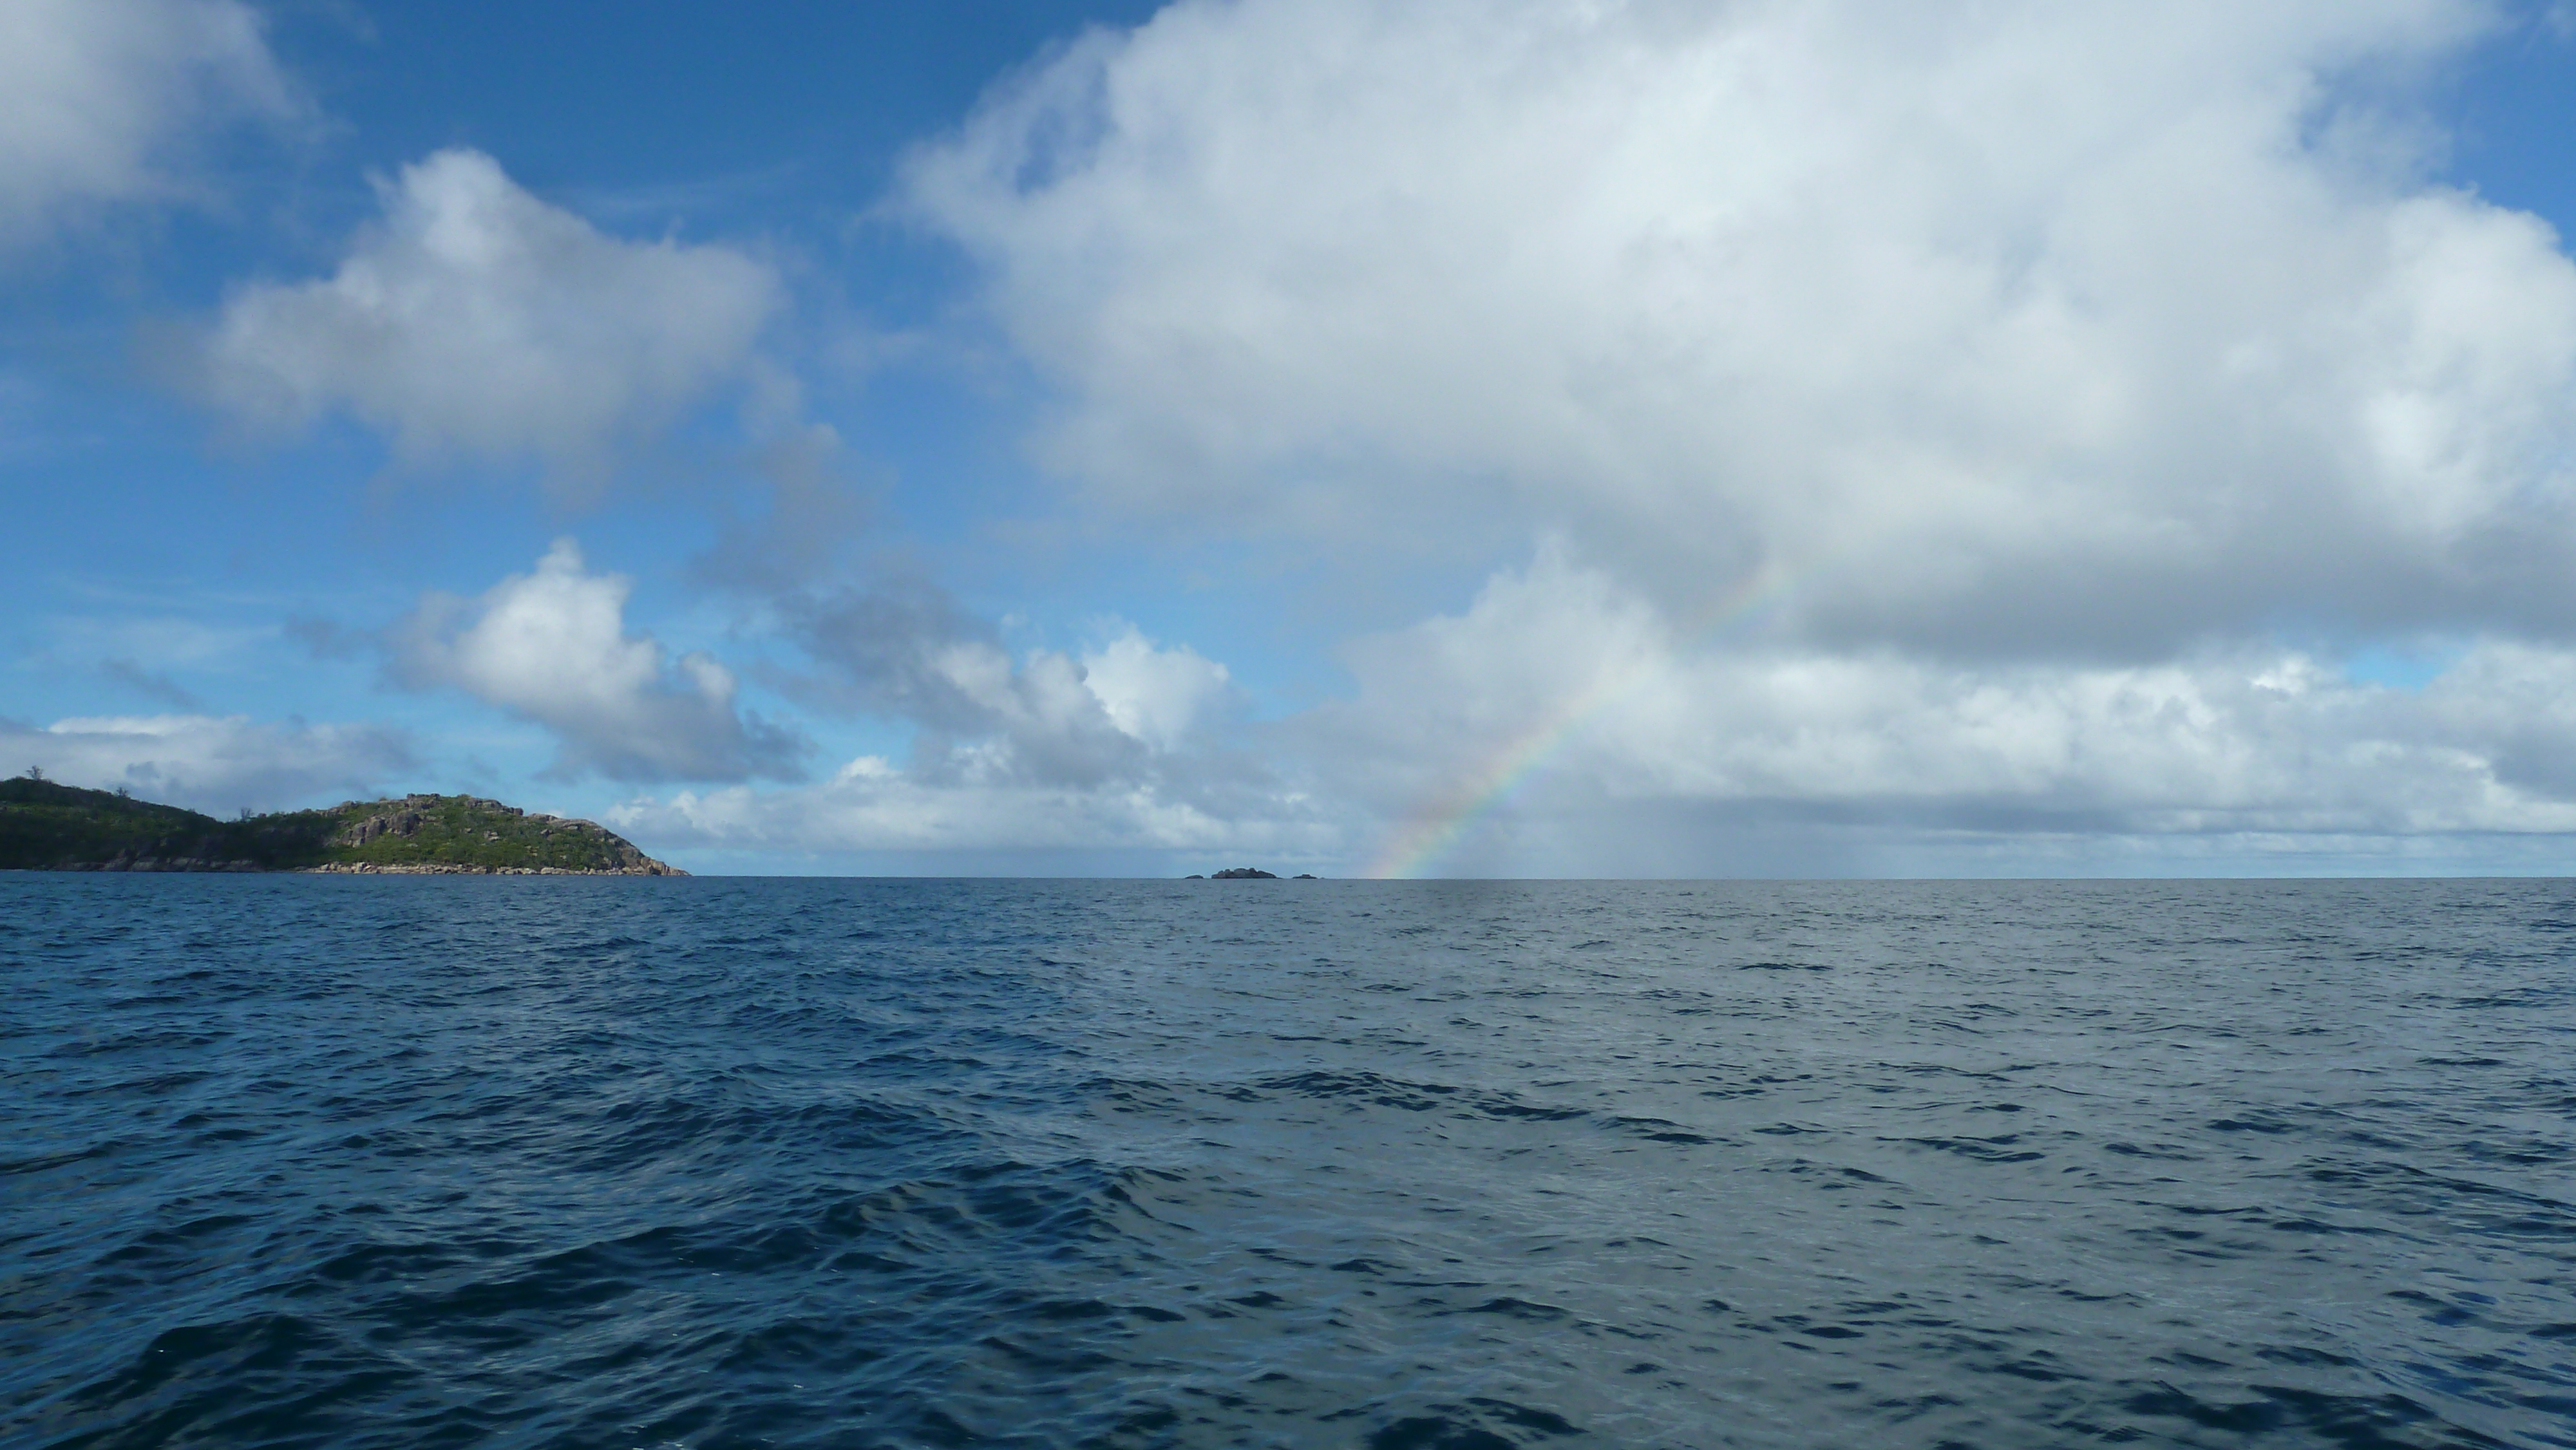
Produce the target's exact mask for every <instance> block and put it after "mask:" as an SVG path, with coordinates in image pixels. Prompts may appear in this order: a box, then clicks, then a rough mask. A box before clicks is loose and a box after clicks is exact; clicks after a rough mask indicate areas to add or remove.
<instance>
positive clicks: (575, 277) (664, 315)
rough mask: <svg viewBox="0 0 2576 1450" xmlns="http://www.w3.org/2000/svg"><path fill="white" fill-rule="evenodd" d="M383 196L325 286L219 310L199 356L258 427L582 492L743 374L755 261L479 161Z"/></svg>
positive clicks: (283, 291)
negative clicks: (636, 441)
mask: <svg viewBox="0 0 2576 1450" xmlns="http://www.w3.org/2000/svg"><path fill="white" fill-rule="evenodd" d="M380 190H381V192H382V200H383V206H384V218H383V220H382V221H381V222H379V223H376V224H374V225H372V226H370V227H368V228H366V229H365V230H363V231H361V232H360V233H359V234H358V236H357V238H356V239H355V240H354V241H353V242H352V244H351V246H350V249H349V254H348V256H347V257H346V258H345V259H344V260H343V261H342V262H341V264H340V267H339V269H338V270H337V271H336V272H334V273H333V274H332V275H331V276H329V277H327V278H321V279H318V280H314V281H309V282H298V283H283V284H280V283H260V284H255V285H249V286H244V287H240V288H237V289H235V291H234V292H233V294H232V296H231V297H230V298H229V299H228V300H227V301H226V302H225V304H224V309H223V314H222V316H221V318H220V319H219V320H218V321H217V323H216V324H215V327H214V330H213V332H212V334H211V335H210V336H209V337H208V338H207V339H206V342H205V352H204V358H203V362H204V367H205V386H206V387H207V389H208V391H209V392H210V394H211V395H212V396H213V398H214V399H215V400H217V401H218V402H219V403H220V404H222V405H223V406H225V407H227V408H229V409H231V410H233V411H234V412H236V413H237V414H239V415H240V416H242V417H243V418H245V419H246V420H248V421H251V422H253V423H255V424H261V425H267V426H288V427H293V426H301V425H303V424H305V423H308V422H310V421H311V420H313V419H315V418H317V417H319V416H320V415H322V414H324V413H327V412H330V411H333V410H335V409H336V410H345V411H346V412H347V413H349V414H350V415H352V416H354V417H356V418H357V419H359V420H361V421H362V422H365V423H367V424H369V425H371V426H374V427H377V428H380V429H383V430H385V431H386V432H388V433H390V434H392V435H393V438H394V441H395V444H396V447H397V449H398V450H399V451H400V453H401V454H402V455H404V456H405V457H406V458H409V459H412V460H415V461H420V460H428V459H436V458H440V457H444V456H447V455H450V454H460V453H461V454H472V455H479V456H482V457H486V458H495V459H514V458H525V457H533V458H536V459H539V460H542V461H543V462H544V463H546V464H547V465H548V466H549V467H551V468H553V469H554V470H556V473H557V476H558V477H559V478H595V477H596V476H597V474H598V473H599V471H600V470H601V469H602V468H603V467H604V466H605V464H606V463H607V461H608V460H609V459H610V457H611V456H612V455H613V454H614V452H615V450H616V448H617V447H618V446H619V445H620V444H621V443H624V442H626V441H629V440H631V439H632V438H633V437H635V436H637V435H639V434H644V433H649V432H651V431H652V430H654V429H656V428H658V427H661V426H664V425H667V424H669V423H670V422H672V421H673V420H674V419H676V418H677V417H679V416H680V415H681V414H682V413H683V412H684V411H685V410H686V409H687V408H689V407H690V406H692V405H694V404H696V403H698V402H700V401H702V400H703V399H704V398H705V397H706V396H707V395H708V393H709V391H710V390H711V389H713V388H714V387H716V386H717V385H718V384H720V383H723V382H725V381H728V380H733V379H739V378H742V377H744V376H745V375H746V374H747V373H748V372H749V370H750V369H751V368H752V365H753V345H754V343H755V341H756V340H757V338H758V335H759V333H760V330H761V328H762V327H763V326H764V325H765V324H766V322H767V321H768V319H769V318H770V316H771V315H772V313H773V312H774V311H775V310H776V309H777V307H778V306H779V303H780V300H781V296H782V288H781V284H780V282H779V279H778V276H777V274H776V272H775V270H774V269H773V268H771V267H770V266H769V265H768V264H767V263H765V262H762V261H760V260H757V259H755V258H753V257H751V256H749V255H747V254H745V253H743V252H741V251H738V250H735V249H732V248H729V247H723V246H714V245H705V246H684V245H681V244H679V243H677V242H674V241H669V240H664V241H658V242H630V241H624V240H620V239H618V238H616V237H612V236H608V235H606V234H604V233H602V232H600V231H599V230H598V229H596V228H594V227H593V226H591V225H590V223H588V222H586V221H584V220H582V219H581V218H580V217H577V216H575V215H573V214H572V213H570V212H567V211H564V210H562V209H560V208H558V207H555V206H551V205H549V204H547V203H546V202H544V201H542V200H539V199H538V198H536V197H534V196H531V195H530V194H528V193H527V192H526V191H524V190H521V189H520V188H519V187H518V186H517V185H516V184H514V183H513V182H511V180H510V179H509V177H507V176H505V175H503V174H502V171H501V168H500V166H499V165H498V164H497V163H495V162H494V161H493V160H492V158H491V157H489V156H486V155H483V154H482V153H480V152H477V151H468V150H448V151H441V152H438V153H437V154H435V155H433V156H431V157H430V158H428V159H427V160H425V161H422V162H420V163H419V164H417V165H414V166H408V167H405V168H404V169H403V171H402V174H401V176H400V177H399V178H398V179H396V180H395V181H393V182H390V183H386V184H384V185H382V186H381V187H380Z"/></svg>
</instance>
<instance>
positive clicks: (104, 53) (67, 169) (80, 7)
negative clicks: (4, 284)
mask: <svg viewBox="0 0 2576 1450" xmlns="http://www.w3.org/2000/svg"><path fill="white" fill-rule="evenodd" d="M0 95H5V96H7V97H8V98H9V99H8V103H7V104H6V105H5V106H0V248H5V247H10V246H15V245H24V244H26V243H28V242H31V241H33V240H35V239H37V238H39V237H41V236H44V235H45V234H47V233H48V232H50V231H51V230H52V229H53V228H55V227H56V226H58V225H60V224H62V223H64V222H65V221H68V220H72V219H75V218H76V217H77V216H78V215H79V214H81V213H82V212H83V211H84V210H86V209H90V208H94V207H96V206H99V205H102V204H105V203H112V202H129V201H143V200H154V199H159V198H164V197H168V196H172V195H176V194H180V193H183V192H184V191H185V190H186V189H187V187H186V183H185V182H184V181H183V180H181V179H180V177H179V175H178V173H177V171H176V170H175V169H174V167H173V164H172V163H173V160H174V155H173V153H176V152H179V151H181V150H183V149H184V148H185V147H186V146H187V145H188V143H189V142H190V141H191V140H192V139H201V138H202V134H203V132H205V131H206V130H208V129H211V128H213V127H214V126H216V125H218V124H220V123H221V122H223V121H225V120H226V119H229V118H239V117H265V118H269V119H276V118H281V117H284V116H286V115H288V114H290V113H291V112H292V111H293V109H294V102H293V98H292V94H291V92H290V90H289V88H288V86H287V84H286V81H285V79H284V78H283V77H282V76H281V75H280V73H279V71H278V68H277V64H276V61H275V60H274V58H273V57H272V56H271V55H270V54H269V50H268V45H267V42H266V40H265V39H263V37H262V35H261V33H260V19H259V16H258V14H257V12H255V11H253V10H252V9H251V8H250V7H249V6H247V5H243V4H240V3H237V0H12V3H10V4H9V5H7V6H6V7H0Z"/></svg>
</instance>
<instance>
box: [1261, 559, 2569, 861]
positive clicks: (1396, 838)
mask: <svg viewBox="0 0 2576 1450" xmlns="http://www.w3.org/2000/svg"><path fill="white" fill-rule="evenodd" d="M1352 664H1353V671H1354V674H1355V676H1356V682H1357V683H1356V690H1355V693H1354V695H1353V697H1352V698H1351V699H1349V700H1346V701H1343V702H1340V703H1337V704H1335V705H1332V706H1329V707H1326V708H1325V709H1323V710H1320V711H1317V712H1314V713H1313V714H1312V715H1310V716H1309V717H1307V718H1305V719H1303V720H1301V721H1299V722H1297V724H1296V729H1297V732H1298V734H1299V736H1300V740H1299V749H1300V750H1301V751H1302V753H1303V754H1304V755H1305V756H1306V757H1307V758H1309V759H1311V760H1313V761H1316V762H1318V763H1319V764H1318V770H1319V774H1320V775H1321V777H1322V779H1323V781H1324V785H1325V788H1326V789H1328V790H1329V791H1331V792H1332V794H1333V795H1334V796H1336V797H1337V798H1339V799H1343V800H1347V801H1350V802H1352V803H1354V804H1355V805H1357V806H1360V807H1362V808H1363V809H1367V810H1371V811H1373V812H1374V813H1375V814H1377V815H1378V816H1379V817H1381V818H1382V819H1386V820H1389V821H1392V822H1397V823H1399V824H1398V825H1397V826H1396V828H1395V829H1393V830H1392V831H1390V832H1389V833H1388V835H1387V837H1386V845H1385V846H1384V848H1383V849H1382V851H1381V853H1380V854H1379V856H1378V857H1377V858H1375V859H1376V861H1377V863H1378V864H1380V865H1383V866H1387V867H1390V868H1397V869H1406V870H1412V869H1423V868H1430V869H1438V868H1440V867H1442V866H1455V865H1457V864H1458V862H1457V861H1456V859H1455V858H1454V856H1453V855H1452V854H1451V853H1452V852H1454V851H1455V850H1456V849H1457V848H1458V846H1459V845H1460V844H1461V843H1462V842H1464V841H1466V840H1467V838H1468V837H1470V836H1471V835H1472V834H1473V833H1474V830H1475V829H1476V828H1477V827H1478V825H1479V823H1480V822H1483V821H1488V820H1490V819H1491V818H1495V817H1500V818H1502V819H1505V820H1507V821H1509V822H1510V823H1511V825H1512V827H1513V828H1514V829H1517V830H1520V831H1522V832H1524V833H1526V834H1527V835H1528V836H1529V837H1530V838H1531V840H1532V841H1533V842H1541V843H1543V842H1544V841H1545V840H1546V839H1547V838H1548V836H1549V833H1550V832H1551V831H1553V830H1556V829H1557V828H1558V827H1560V826H1562V825H1563V824H1565V823H1566V822H1576V821H1582V820H1586V819H1592V818H1601V817H1615V816H1617V815H1618V814H1620V813H1621V812H1622V811H1623V810H1636V809H1637V808H1640V807H1648V806H1651V807H1656V808H1659V809H1663V810H1665V813H1667V814H1669V808H1670V807H1673V806H1677V805H1679V806H1696V807H1706V808H1711V809H1714V810H1716V811H1717V812H1718V816H1717V817H1715V818H1710V817H1706V816H1703V817H1702V818H1700V820H1699V826H1698V829H1701V830H1703V831H1705V830H1708V829H1710V825H1711V820H1712V819H1732V820H1734V821H1737V822H1742V821H1747V820H1756V819H1758V820H1760V821H1763V822H1765V823H1767V825H1768V827H1769V828H1772V829H1774V830H1775V831H1776V830H1777V829H1778V828H1779V827H1781V826H1782V824H1783V823H1787V824H1790V825H1796V824H1800V823H1803V824H1805V825H1807V826H1809V827H1815V828H1829V827H1830V828H1839V827H1841V826H1843V825H1846V824H1848V823H1852V822H1871V823H1877V824H1878V825H1880V826H1882V827H1902V828H1905V829H1909V830H1916V831H1930V832H1944V833H1949V834H1951V835H1952V836H1953V837H1954V838H1956V839H1958V840H1961V841H1971V840H1976V839H1980V838H1989V837H1996V836H2008V835H2011V834H2015V833H2056V834H2062V835H2068V836H2092V837H2096V838H2102V837H2131V838H2158V837H2164V838H2175V837H2194V838H2230V839H2233V840H2235V841H2236V843H2237V849H2238V850H2239V852H2240V853H2242V852H2246V851H2250V850H2252V849H2253V848H2252V847H2250V846H2248V845H2247V844H2246V843H2247V842H2249V841H2252V840H2255V839H2257V838H2264V839H2278V840H2291V841H2295V840H2301V839H2304V840H2308V841H2311V842H2313V841H2315V840H2318V839H2321V838H2326V837H2337V838H2373V837H2380V838H2385V837H2406V836H2444V835H2448V836H2475V835H2484V834H2508V835H2528V834H2554V833H2564V832H2569V831H2576V770H2571V769H2569V768H2568V767H2567V766H2566V765H2565V764H2564V762H2565V761H2567V760H2569V759H2576V650H2570V649H2565V648H2558V647H2541V646H2533V645H2527V644H2515V643H2511V642H2507V641H2500V640H2493V639H2489V640H2483V641H2480V642H2477V643H2475V644H2474V645H2473V646H2472V647H2470V648H2469V649H2468V650H2467V652H2466V653H2465V655H2464V656H2463V657H2462V658H2461V659H2460V660H2459V662H2458V663H2456V664H2454V665H2453V666H2452V667H2451V668H2450V669H2448V670H2447V671H2445V672H2444V673H2443V674H2441V675H2440V676H2439V677H2438V678H2436V679H2435V680H2433V681H2432V682H2431V683H2429V684H2428V685H2427V686H2426V687H2425V688H2423V689H2422V690H2420V691H2415V690H2404V689H2395V688H2391V687H2387V686H2383V685H2375V684H2365V683H2356V682H2354V681H2353V680H2351V679H2349V678H2347V677H2346V676H2345V675H2344V674H2343V673H2342V672H2341V671H2340V670H2338V669H2336V668H2334V667H2332V665H2331V664H2330V663H2329V662H2326V661H2322V660H2320V659H2317V658H2315V657H2313V656H2311V655H2309V654H2306V653H2302V652H2300V651H2296V650H2289V649H2283V648H2280V647H2277V646H2272V647H2253V646H2246V647H2237V648H2232V649H2225V650H2211V651H2208V652H2205V653H2200V654H2195V655H2191V656H2187V657H2184V658H2181V659H2177V660H2174V661H2168V662H2164V663H2158V664H2147V665H2091V666H2087V665H2069V664H2052V663H2010V662H2004V663H1994V664H1987V665H1981V666H1974V667H1959V666H1944V665H1940V664H1936V663H1932V662H1927V661H1925V660H1923V659H1920V658H1916V657H1910V656H1907V655H1904V654H1900V653H1897V652H1894V651H1890V650H1883V649H1871V650H1856V651H1838V652H1829V651H1820V650H1813V649H1789V648H1751V649H1724V648H1720V649H1711V648H1707V647H1703V646H1701V645H1699V644H1698V643H1696V642H1694V641H1691V640H1688V639H1686V638H1681V637H1677V636H1676V635H1675V633H1674V632H1673V631H1672V630H1671V629H1670V628H1669V626H1668V625H1667V624H1666V623H1665V621H1664V620H1663V619H1662V618H1661V617H1660V616H1658V615H1657V614H1656V613H1655V611H1654V610H1653V609H1652V607H1651V606H1650V605H1648V604H1647V603H1646V602H1645V601H1644V600H1643V599H1642V598H1641V597H1639V596H1637V595H1635V594H1634V593H1632V592H1630V591H1627V590H1625V589H1623V588H1622V587H1621V586H1619V585H1618V584H1617V583H1615V582H1614V581H1613V580H1612V579H1611V578H1609V577H1608V576H1607V575H1606V574H1604V573H1602V572H1601V571H1599V570H1595V569H1586V568H1583V567H1581V566H1579V565H1577V564H1575V563H1573V562H1571V561H1569V559H1568V558H1567V557H1566V556H1565V554H1564V553H1563V552H1562V551H1561V550H1556V549H1550V550H1545V551H1542V553H1541V554H1540V556H1539V557H1538V559H1537V560H1536V561H1535V562H1534V563H1533V564H1532V565H1531V566H1530V567H1529V568H1527V569H1526V570H1518V571H1507V572H1505V573H1503V574H1501V575H1498V576H1497V577H1496V578H1494V579H1493V580H1492V581H1490V582H1489V583H1488V584H1487V586H1486V587H1485V589H1484V590H1483V591H1482V592H1481V593H1480V595H1479V596H1478V598H1477V599H1476V601H1475V603H1474V604H1473V606H1472V607H1471V608H1469V609H1468V610H1466V611H1465V612H1464V613H1462V614H1460V615H1456V616H1450V617H1443V618H1439V619H1434V620H1430V621H1426V622H1424V623H1422V624H1419V625H1416V626H1413V627H1410V628H1407V629H1405V630H1401V631H1397V632H1394V633H1391V634H1387V635H1383V636H1379V637H1376V638H1373V639H1369V640H1365V641H1362V642H1360V643H1359V644H1358V645H1357V646H1355V647H1354V649H1353V651H1352ZM1424 742H1439V744H1438V745H1437V746H1436V747H1434V748H1429V749H1426V748H1424V744H1423V743H1424ZM1335 763H1340V764H1335ZM1641 813H1642V814H1644V815H1652V814H1654V813H1655V811H1654V810H1645V811H1642V812H1641ZM1507 844H1508V843H1507ZM2133 844H2134V843H2133ZM2346 845H2347V846H2348V845H2349V842H2348V841H2347V843H2346ZM1549 849H1551V848H1550V847H1547V846H1545V845H1544V844H1535V845H1531V846H1529V847H1528V850H1529V851H1530V852H1531V853H1532V854H1534V855H1536V856H1538V857H1539V858H1540V859H1539V860H1538V861H1537V862H1533V861H1532V860H1530V859H1526V858H1521V859H1518V860H1517V861H1516V866H1517V869H1532V868H1533V866H1534V865H1535V866H1536V867H1537V868H1538V869H1557V870H1564V869H1580V866H1579V863H1578V862H1571V861H1568V860H1566V859H1563V858H1558V859H1553V860H1550V859H1546V855H1545V853H1546V852H1547V850H1549ZM1671 859H1672V861H1673V862H1674V863H1676V866H1677V867H1679V868H1680V869H1689V865H1688V863H1689V862H1691V861H1692V860H1693V859H1694V858H1693V856H1692V854H1691V852H1690V851H1689V850H1688V849H1687V848H1683V847H1678V846H1677V847H1675V848H1674V854H1673V856H1672V857H1671ZM1703 864H1704V863H1703ZM1745 864H1746V863H1736V869H1743V868H1744V866H1745ZM1497 869H1503V867H1502V866H1501V865H1499V864H1498V865H1497Z"/></svg>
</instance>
